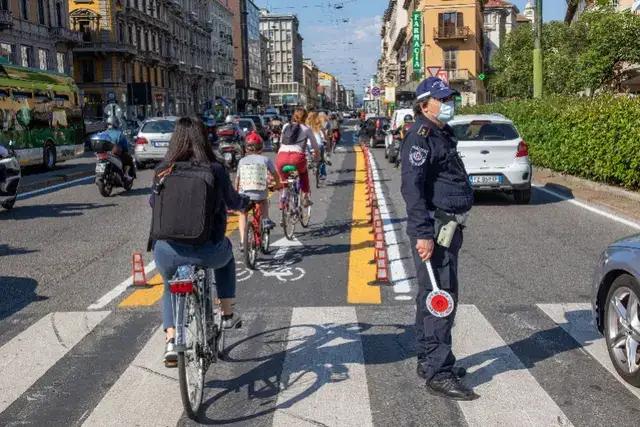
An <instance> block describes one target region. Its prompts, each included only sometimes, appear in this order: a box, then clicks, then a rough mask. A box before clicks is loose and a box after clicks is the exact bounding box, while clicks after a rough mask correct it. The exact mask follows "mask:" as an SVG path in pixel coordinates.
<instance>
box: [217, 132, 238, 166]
mask: <svg viewBox="0 0 640 427" xmlns="http://www.w3.org/2000/svg"><path fill="white" fill-rule="evenodd" d="M243 151H244V150H243V147H242V137H241V136H240V132H239V130H238V129H237V128H236V127H235V126H232V125H227V126H223V127H222V128H220V129H218V152H219V153H220V156H221V157H222V160H223V161H224V165H225V167H226V168H227V170H229V171H235V170H236V169H237V167H238V163H239V162H240V159H241V158H242V157H243V155H244V153H243Z"/></svg>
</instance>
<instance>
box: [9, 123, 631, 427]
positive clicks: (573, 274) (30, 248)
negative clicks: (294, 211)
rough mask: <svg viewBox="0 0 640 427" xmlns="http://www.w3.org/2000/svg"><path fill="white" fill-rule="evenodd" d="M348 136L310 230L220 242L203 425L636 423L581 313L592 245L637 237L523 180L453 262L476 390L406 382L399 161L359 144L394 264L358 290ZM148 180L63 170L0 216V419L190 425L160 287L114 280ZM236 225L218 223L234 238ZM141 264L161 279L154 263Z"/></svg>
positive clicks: (359, 255) (486, 201)
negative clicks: (217, 323)
mask: <svg viewBox="0 0 640 427" xmlns="http://www.w3.org/2000/svg"><path fill="white" fill-rule="evenodd" d="M345 131H346V132H345V140H346V142H345V143H344V145H343V146H342V147H340V149H339V150H338V152H336V153H335V154H334V156H333V166H331V167H330V168H329V176H328V179H327V182H326V183H325V184H324V185H323V186H322V187H321V188H320V189H319V190H314V196H313V199H314V201H315V204H314V206H313V217H312V225H311V227H310V228H309V229H307V230H302V229H300V230H299V231H298V233H297V234H296V240H295V241H294V242H288V241H286V240H284V239H282V231H281V228H280V227H278V228H277V229H276V230H275V233H274V236H273V239H272V241H273V250H272V252H271V253H270V254H269V255H267V256H263V257H262V258H261V261H262V263H261V266H260V268H259V269H258V270H256V271H253V272H251V271H249V270H247V269H246V268H245V267H244V265H243V263H242V260H241V257H240V256H239V254H238V253H236V254H237V263H238V270H237V273H238V299H237V310H238V311H239V312H240V313H242V315H243V317H244V320H245V321H244V327H243V328H242V329H241V330H238V331H234V332H232V333H230V334H229V336H228V339H227V345H228V347H227V349H228V357H227V360H226V361H224V362H221V363H219V364H216V365H213V366H212V367H211V368H210V370H209V372H208V374H207V389H206V403H205V411H204V413H203V414H202V417H201V418H200V419H199V422H200V423H202V424H237V425H252V426H253V425H259V426H263V425H264V426H268V425H277V426H280V425H315V426H318V425H320V426H322V425H327V426H366V425H376V426H387V425H403V426H404V425H433V426H443V425H498V424H502V425H518V426H520V425H532V426H533V425H535V426H537V425H563V426H564V425H571V424H573V425H588V426H591V425H592V426H601V425H619V426H632V425H637V424H638V416H639V410H638V407H639V406H638V400H637V399H638V398H639V397H640V393H639V392H638V390H635V389H630V388H628V387H626V386H624V385H623V384H622V383H621V382H620V381H619V380H618V378H617V377H616V376H615V375H614V374H612V373H611V372H610V369H611V367H610V365H608V364H607V356H606V350H605V353H604V354H603V353H602V349H603V347H602V346H603V342H602V339H601V337H600V336H599V335H598V334H597V332H596V331H595V330H594V329H593V327H592V326H591V325H590V312H589V299H590V289H591V272H592V270H593V266H594V265H595V262H596V260H597V258H598V256H599V254H600V252H601V251H602V249H603V248H605V247H606V246H607V244H609V243H610V242H611V241H613V240H615V239H617V238H620V237H623V236H625V235H629V234H632V233H633V232H634V230H633V229H632V228H630V227H628V226H625V225H622V224H620V223H617V222H615V221H613V220H611V219H609V218H605V217H603V216H599V215H597V214H594V213H592V212H589V211H587V210H584V209H581V208H580V207H578V206H575V205H571V204H569V203H567V202H563V201H561V200H560V199H558V198H555V197H553V196H552V195H550V194H548V193H545V192H543V191H541V190H539V189H535V190H534V193H533V200H532V203H531V204H530V205H528V206H519V205H515V204H513V203H511V201H510V199H509V198H508V197H506V196H502V195H478V198H477V199H478V200H477V202H476V205H475V207H474V209H473V211H472V215H471V219H470V223H469V224H468V227H467V229H466V230H465V242H464V247H463V250H462V253H461V259H460V280H461V301H460V302H461V307H460V311H459V313H458V318H457V321H456V327H455V330H454V346H455V350H456V353H457V355H458V358H459V363H460V364H461V365H463V366H466V367H468V368H469V375H468V377H467V378H466V380H465V381H466V382H467V383H468V384H470V385H472V386H474V387H475V388H476V390H477V392H478V393H479V394H480V395H481V396H482V397H481V399H479V400H477V401H475V402H464V403H456V402H450V401H445V400H443V399H440V398H437V397H433V396H430V395H429V394H427V393H426V391H425V389H424V386H423V384H422V382H421V381H420V380H419V379H418V378H417V377H416V376H415V354H414V350H413V347H414V345H413V340H414V332H413V326H412V324H413V316H414V302H413V300H412V297H413V296H414V295H415V289H416V284H415V279H414V269H413V266H412V262H411V260H410V256H409V251H408V249H409V248H408V243H407V239H406V235H405V233H404V221H405V210H404V204H403V202H402V198H401V196H400V191H399V190H400V174H399V171H398V170H397V169H395V168H393V167H392V166H391V165H389V164H388V163H386V160H385V159H384V156H383V149H382V148H380V149H376V150H373V152H374V157H375V161H376V164H377V168H378V174H379V185H380V190H381V191H382V192H383V194H384V196H385V199H386V203H387V205H388V211H389V218H388V220H387V221H385V230H386V232H387V233H386V234H387V237H393V238H394V239H396V238H397V241H395V240H394V241H393V242H390V243H391V244H392V246H394V248H395V249H394V250H396V251H397V256H393V257H392V263H393V264H394V266H395V267H394V268H396V270H394V271H395V273H394V274H396V275H402V276H403V277H395V279H397V280H396V281H395V286H382V287H379V286H371V285H368V284H367V283H368V282H369V281H370V280H372V279H373V277H371V272H372V271H373V270H372V267H371V266H370V265H368V263H367V256H368V254H369V253H370V252H367V251H371V248H370V247H369V243H367V242H362V241H361V240H359V239H361V238H362V235H363V234H362V227H363V226H364V225H363V224H362V223H361V222H360V221H358V220H357V218H356V219H355V220H354V218H355V217H356V216H357V215H358V212H359V208H358V206H359V204H361V202H362V197H363V195H362V192H361V190H362V182H361V176H362V157H361V156H362V155H363V154H362V153H361V152H360V150H359V149H358V148H356V147H354V145H353V144H352V143H351V139H352V134H351V133H350V132H349V131H348V129H345ZM358 156H360V160H358ZM150 179H151V172H150V171H143V172H141V173H140V179H139V180H138V181H137V182H136V184H135V186H134V190H132V191H131V192H129V193H121V192H116V193H115V195H114V196H112V197H110V198H102V197H101V196H100V195H99V194H98V191H97V188H96V186H95V185H94V184H93V183H92V182H90V181H84V182H79V183H75V184H72V185H71V186H69V187H62V188H56V189H54V190H52V191H50V192H46V191H45V192H43V193H36V194H33V195H31V196H27V197H24V198H22V199H21V200H19V202H18V203H17V206H16V208H15V209H14V210H13V211H11V212H0V292H1V294H0V295H1V297H2V298H1V299H0V367H1V369H0V371H1V372H2V375H1V376H0V425H16V424H21V425H22V424H28V425H43V424H48V425H79V424H86V425H100V426H102V425H150V426H152V425H153V426H156V425H193V424H194V422H193V421H191V420H188V419H187V418H186V417H185V416H184V415H183V412H182V407H181V402H180V398H179V390H178V383H177V381H176V378H177V376H176V375H177V372H176V370H170V369H165V368H164V367H163V366H162V365H161V363H160V361H161V357H162V351H163V338H162V331H160V330H159V325H160V312H159V305H158V301H159V299H160V297H161V286H158V285H156V286H152V287H149V288H145V289H133V288H131V287H127V285H128V283H127V282H126V281H127V279H128V277H129V276H130V275H131V254H132V252H134V251H139V252H143V251H144V249H145V246H146V238H147V233H148V229H149V213H150V210H149V207H148V195H149V190H148V184H149V182H150ZM271 215H272V216H273V218H278V209H277V204H276V203H273V204H272V209H271ZM234 228H235V222H234V221H233V220H232V222H231V223H230V230H231V234H230V236H231V239H232V241H233V242H234V245H236V243H237V242H238V233H237V231H235V232H233V229H234ZM365 234H366V233H365ZM390 255H391V248H390ZM143 256H144V258H145V261H146V263H147V264H149V263H150V262H151V261H152V260H151V257H150V254H147V253H144V252H143ZM148 277H149V279H150V281H151V282H152V283H158V282H157V277H155V272H154V271H152V270H150V271H149V274H148ZM114 289H115V290H114ZM120 291H121V292H120Z"/></svg>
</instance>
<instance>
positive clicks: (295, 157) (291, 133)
mask: <svg viewBox="0 0 640 427" xmlns="http://www.w3.org/2000/svg"><path fill="white" fill-rule="evenodd" d="M306 120H307V110H305V109H304V108H302V107H298V108H296V109H295V111H294V113H293V116H292V117H291V122H290V123H287V124H286V125H284V127H283V128H282V136H281V138H280V149H279V150H278V155H277V156H276V168H277V169H278V173H279V174H280V179H281V180H282V182H286V180H287V177H286V176H285V175H284V173H283V172H282V168H283V167H284V166H286V165H293V166H295V167H296V168H297V169H298V175H299V176H300V190H301V192H302V198H303V199H302V200H303V204H304V206H305V207H307V206H310V205H311V204H312V203H311V199H310V198H309V195H310V192H311V187H310V185H309V170H308V169H307V156H306V152H307V144H311V148H312V149H313V160H315V161H318V160H319V159H320V149H319V146H318V141H317V140H316V137H315V135H314V134H313V131H312V130H311V129H310V128H309V127H308V126H306V125H305V122H306Z"/></svg>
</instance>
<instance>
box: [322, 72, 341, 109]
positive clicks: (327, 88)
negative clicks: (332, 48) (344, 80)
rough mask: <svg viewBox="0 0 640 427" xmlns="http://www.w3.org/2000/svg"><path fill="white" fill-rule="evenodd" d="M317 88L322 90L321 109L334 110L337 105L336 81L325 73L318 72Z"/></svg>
mask: <svg viewBox="0 0 640 427" xmlns="http://www.w3.org/2000/svg"><path fill="white" fill-rule="evenodd" d="M318 86H319V87H320V88H322V94H323V103H322V105H321V107H322V108H327V109H332V110H333V109H335V108H336V107H337V105H338V96H339V93H338V80H337V79H336V78H335V76H333V75H332V74H330V73H327V72H326V71H318Z"/></svg>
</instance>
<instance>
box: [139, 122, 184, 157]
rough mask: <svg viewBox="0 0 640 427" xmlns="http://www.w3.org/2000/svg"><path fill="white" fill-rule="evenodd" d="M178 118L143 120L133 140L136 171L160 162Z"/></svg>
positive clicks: (165, 152)
mask: <svg viewBox="0 0 640 427" xmlns="http://www.w3.org/2000/svg"><path fill="white" fill-rule="evenodd" d="M177 121H178V117H173V116H170V117H153V118H150V119H147V120H145V121H144V122H143V123H142V126H140V131H139V132H138V135H137V136H136V138H135V144H134V147H135V150H134V159H135V161H136V166H137V167H138V169H144V168H145V167H146V166H147V165H149V164H151V163H157V162H160V161H161V160H162V159H164V156H165V154H167V149H168V147H169V141H171V136H172V135H173V131H174V130H175V128H176V122H177Z"/></svg>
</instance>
